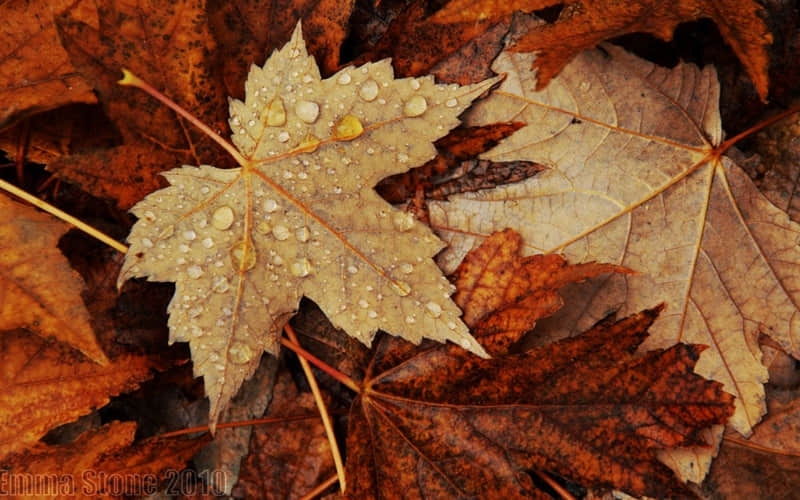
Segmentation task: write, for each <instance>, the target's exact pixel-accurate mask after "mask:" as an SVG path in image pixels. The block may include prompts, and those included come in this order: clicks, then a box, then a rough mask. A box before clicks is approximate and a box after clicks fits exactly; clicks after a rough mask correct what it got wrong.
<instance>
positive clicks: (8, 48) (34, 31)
mask: <svg viewBox="0 0 800 500" xmlns="http://www.w3.org/2000/svg"><path fill="white" fill-rule="evenodd" d="M73 4H74V2H73V1H72V0H33V1H28V2H2V3H0V19H3V20H4V22H3V23H2V26H0V55H1V56H2V57H0V129H3V128H5V127H6V126H8V125H9V124H10V123H12V122H13V121H14V120H16V119H19V118H22V117H24V116H26V115H29V114H32V113H36V112H39V111H44V110H48V109H54V108H57V107H59V106H63V105H65V104H70V103H76V102H83V103H94V102H97V99H96V98H95V96H94V94H93V93H92V88H91V86H90V85H89V84H87V82H86V81H85V80H84V79H83V78H82V77H81V76H80V74H78V73H77V72H76V71H75V68H74V67H73V66H72V64H70V62H69V57H68V56H67V53H66V52H65V51H64V49H63V48H62V47H61V43H60V40H59V39H58V32H57V31H56V26H55V23H54V22H53V16H54V15H55V13H58V12H61V11H63V10H64V9H66V8H68V7H70V6H71V5H73ZM84 4H86V5H83V4H82V5H81V7H80V8H79V9H78V10H77V11H76V15H78V16H79V17H80V18H81V19H82V20H83V21H84V22H89V23H91V22H92V21H91V20H92V17H96V14H95V13H94V12H92V10H93V9H92V6H91V5H90V2H84Z"/></svg>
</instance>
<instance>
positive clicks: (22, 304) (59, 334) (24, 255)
mask: <svg viewBox="0 0 800 500" xmlns="http://www.w3.org/2000/svg"><path fill="white" fill-rule="evenodd" d="M68 229H69V226H68V225H67V224H65V223H63V222H61V221H59V220H56V219H55V218H53V217H51V216H49V215H47V214H43V213H41V212H39V211H37V210H36V209H34V208H31V207H28V206H25V205H21V204H19V203H16V202H14V201H11V200H10V199H9V198H8V197H7V196H5V195H3V194H0V298H2V300H0V330H12V329H15V328H27V329H29V330H31V331H33V332H35V333H37V334H39V335H41V336H42V337H45V338H47V337H52V338H54V339H57V340H59V341H61V342H64V343H65V344H68V345H70V346H72V347H74V348H75V349H78V350H80V351H81V352H83V353H84V354H85V355H86V356H88V357H89V358H91V359H93V360H95V361H97V362H98V363H103V364H105V363H107V362H108V359H107V358H106V355H105V354H104V353H103V350H102V348H101V347H100V346H99V345H98V343H97V339H96V338H95V335H94V331H92V327H91V326H90V325H89V312H88V311H87V310H86V306H85V305H84V304H83V301H82V300H81V293H82V292H83V291H84V290H85V285H84V282H83V280H82V279H81V278H80V277H79V276H78V274H77V273H76V272H75V271H73V270H72V268H71V267H70V266H69V262H67V259H66V258H65V257H64V256H63V255H61V252H59V251H58V248H57V246H56V245H57V244H58V240H59V239H60V238H61V236H63V235H64V233H66V232H67V230H68Z"/></svg>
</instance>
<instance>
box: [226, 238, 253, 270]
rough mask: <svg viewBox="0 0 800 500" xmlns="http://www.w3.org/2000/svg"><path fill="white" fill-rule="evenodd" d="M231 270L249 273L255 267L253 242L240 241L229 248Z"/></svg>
mask: <svg viewBox="0 0 800 500" xmlns="http://www.w3.org/2000/svg"><path fill="white" fill-rule="evenodd" d="M231 260H232V261H233V268H234V269H236V270H237V271H249V270H250V269H253V268H254V267H255V265H256V249H255V248H254V247H253V242H251V241H247V240H242V241H240V242H239V243H237V244H235V245H233V247H231Z"/></svg>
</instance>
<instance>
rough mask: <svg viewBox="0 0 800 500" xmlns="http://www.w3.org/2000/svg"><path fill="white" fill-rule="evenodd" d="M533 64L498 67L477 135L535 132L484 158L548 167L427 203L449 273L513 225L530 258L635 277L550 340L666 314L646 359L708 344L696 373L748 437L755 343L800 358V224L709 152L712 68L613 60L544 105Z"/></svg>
mask: <svg viewBox="0 0 800 500" xmlns="http://www.w3.org/2000/svg"><path fill="white" fill-rule="evenodd" d="M533 58H534V56H533V55H532V54H508V53H504V54H502V55H501V56H500V57H499V58H498V59H497V60H496V62H495V64H494V66H493V69H494V70H495V71H496V72H499V73H506V74H507V77H506V80H505V81H504V82H503V84H502V86H501V87H500V89H499V91H497V92H495V93H493V94H492V96H491V97H490V98H489V99H487V100H485V101H483V102H482V103H480V104H478V105H477V106H476V108H475V109H474V111H473V112H472V114H471V115H470V117H469V119H468V122H469V123H470V124H472V125H474V124H478V123H490V122H494V121H505V120H510V119H513V120H519V121H524V122H526V123H528V126H527V127H526V128H524V129H521V130H520V131H518V132H516V133H515V134H514V135H513V136H511V137H509V138H508V139H506V140H505V141H504V142H502V143H501V144H499V145H498V146H497V147H496V148H495V149H494V150H492V151H490V152H488V153H487V154H486V155H485V157H486V158H489V159H492V160H495V161H508V160H517V159H524V160H531V161H536V162H540V163H544V164H547V165H549V166H550V167H551V169H550V170H549V171H547V172H545V173H543V174H540V175H538V176H536V177H534V178H531V179H528V180H526V181H524V182H522V183H519V184H515V185H508V186H504V187H501V188H497V189H493V190H490V191H485V192H481V193H476V194H467V195H461V196H458V197H454V198H451V199H450V200H449V201H448V202H442V203H436V202H433V203H431V217H432V222H433V225H434V227H439V228H442V231H441V232H440V234H441V235H443V238H444V239H445V240H446V241H448V242H449V243H450V244H451V247H450V249H448V253H447V254H446V255H445V257H444V262H446V263H447V265H445V268H452V267H453V265H454V263H455V262H457V261H458V260H460V257H461V256H462V255H463V254H464V253H465V252H466V251H468V250H469V249H470V248H472V246H473V245H474V244H475V242H476V241H479V240H481V239H482V238H483V235H488V234H491V233H492V232H493V231H496V230H498V229H502V228H505V227H512V228H514V229H516V230H517V231H519V232H520V233H522V235H523V237H524V239H525V242H526V244H527V245H528V252H529V253H535V252H544V253H548V252H560V253H564V254H565V255H566V256H567V257H568V259H569V260H570V261H571V262H582V261H599V262H609V263H614V264H619V265H623V266H625V267H628V268H631V269H635V270H637V271H640V272H641V274H640V275H636V276H631V275H611V276H609V277H607V278H605V279H603V280H599V281H596V282H595V283H594V286H593V287H586V286H585V285H584V287H582V288H580V289H573V290H572V292H571V293H569V295H568V296H567V297H565V302H566V304H568V306H567V307H565V312H564V313H562V314H560V316H559V317H558V319H556V320H554V321H553V322H551V323H550V327H551V328H552V329H555V330H557V331H558V332H560V333H557V334H559V335H563V334H569V333H574V332H577V331H581V330H584V329H586V328H587V327H588V326H590V325H591V324H593V323H594V322H595V321H597V320H599V319H601V318H603V317H604V316H606V315H607V314H608V313H609V312H613V311H618V313H619V314H621V315H627V314H630V313H631V312H635V311H638V310H640V309H642V308H645V307H649V306H652V305H653V304H658V303H659V302H662V301H665V302H667V303H668V309H667V311H666V312H665V313H664V314H662V316H661V317H660V319H659V320H658V321H657V322H656V323H655V324H654V325H653V327H652V328H651V336H650V340H649V341H648V342H647V345H646V348H654V347H666V346H669V345H672V344H675V343H677V342H688V343H696V344H705V345H708V346H709V349H707V350H705V351H704V352H703V354H702V356H701V358H700V361H699V362H698V364H697V367H696V371H697V373H700V374H702V375H705V376H707V377H710V378H713V379H715V380H717V381H719V382H722V383H723V384H724V386H725V390H727V391H728V392H730V393H731V394H733V395H735V396H736V397H737V399H736V413H735V415H734V416H733V417H732V419H731V425H732V426H733V428H735V429H736V430H737V431H739V432H741V433H742V434H744V435H748V434H750V433H751V431H752V427H753V426H754V425H755V424H756V423H758V421H759V420H760V418H761V416H762V415H763V414H764V412H765V405H764V389H763V383H764V382H766V380H767V370H766V369H765V367H764V366H762V364H761V362H760V359H761V353H760V350H759V348H758V344H757V342H756V336H757V335H758V333H759V332H764V333H766V334H767V335H770V336H771V337H772V338H773V339H775V340H776V341H777V342H779V343H780V345H781V346H782V347H783V348H784V349H785V350H786V351H787V352H789V353H791V354H792V355H794V356H795V357H798V356H800V314H799V313H800V309H798V301H800V290H799V288H800V287H799V286H798V285H800V248H798V245H797V241H798V237H800V226H798V225H797V224H795V223H793V222H791V221H790V220H789V218H788V217H787V215H786V214H785V213H784V212H782V211H781V210H779V209H777V208H776V207H774V206H773V205H772V204H771V203H769V202H768V201H767V200H766V199H765V198H764V197H763V196H762V195H761V194H760V193H759V192H758V190H757V189H756V188H755V186H754V185H753V184H752V182H751V181H750V179H749V178H748V177H747V175H745V174H744V173H743V172H742V171H741V170H740V169H739V168H738V167H737V166H736V165H734V164H733V163H732V162H731V161H730V160H729V159H728V158H725V157H719V155H717V154H714V149H715V147H716V146H718V145H719V144H720V143H721V138H722V127H721V121H720V116H719V109H718V97H719V85H718V82H717V79H716V74H715V71H714V69H713V68H711V67H706V68H705V69H703V70H700V69H698V68H697V67H695V66H693V65H688V64H679V65H677V66H676V67H675V68H673V69H665V68H661V67H658V66H656V65H653V64H650V63H648V62H646V61H643V60H641V59H638V58H636V57H634V56H633V55H630V54H628V53H626V52H624V51H623V50H622V49H619V48H616V47H612V46H606V47H604V49H603V50H594V51H589V52H585V53H583V54H582V55H581V56H579V57H578V58H577V59H576V60H575V61H574V62H573V63H572V64H570V65H569V66H568V67H567V68H566V69H565V70H564V72H563V73H562V74H561V76H560V77H558V78H557V79H555V80H554V81H553V82H552V83H551V84H550V85H549V87H547V88H546V89H545V90H544V91H542V92H536V91H535V90H534V89H535V75H534V74H533V73H531V72H530V71H529V68H530V67H531V64H532V62H533Z"/></svg>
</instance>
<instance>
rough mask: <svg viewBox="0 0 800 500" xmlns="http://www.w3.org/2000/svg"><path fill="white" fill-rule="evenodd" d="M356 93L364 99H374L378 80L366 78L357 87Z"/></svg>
mask: <svg viewBox="0 0 800 500" xmlns="http://www.w3.org/2000/svg"><path fill="white" fill-rule="evenodd" d="M358 95H359V97H361V98H362V99H364V100H365V101H368V102H369V101H374V100H375V98H376V97H378V82H376V81H375V80H367V81H366V82H364V83H363V84H362V85H361V88H360V89H358Z"/></svg>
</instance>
